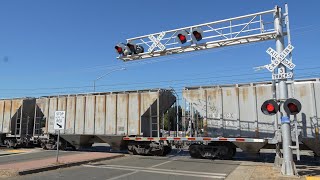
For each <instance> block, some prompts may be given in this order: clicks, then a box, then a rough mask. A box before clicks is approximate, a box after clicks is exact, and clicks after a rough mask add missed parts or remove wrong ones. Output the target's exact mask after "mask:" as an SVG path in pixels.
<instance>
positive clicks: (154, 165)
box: [151, 161, 172, 168]
mask: <svg viewBox="0 0 320 180" xmlns="http://www.w3.org/2000/svg"><path fill="white" fill-rule="evenodd" d="M169 162H172V161H166V162H163V163H160V164H156V165H153V166H151V168H154V167H158V166H161V165H164V164H167V163H169Z"/></svg>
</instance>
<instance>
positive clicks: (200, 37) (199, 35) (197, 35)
mask: <svg viewBox="0 0 320 180" xmlns="http://www.w3.org/2000/svg"><path fill="white" fill-rule="evenodd" d="M192 34H193V36H194V37H195V38H196V40H197V41H200V40H201V39H202V35H201V33H199V32H198V31H193V32H192Z"/></svg>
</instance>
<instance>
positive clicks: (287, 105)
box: [283, 98, 302, 115]
mask: <svg viewBox="0 0 320 180" xmlns="http://www.w3.org/2000/svg"><path fill="white" fill-rule="evenodd" d="M301 108H302V106H301V103H300V101H298V100H297V99H293V98H290V99H287V100H286V101H285V102H284V104H283V109H284V111H285V112H286V113H287V114H289V115H296V114H298V113H299V112H300V111H301Z"/></svg>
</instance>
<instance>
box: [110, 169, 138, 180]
mask: <svg viewBox="0 0 320 180" xmlns="http://www.w3.org/2000/svg"><path fill="white" fill-rule="evenodd" d="M138 172H139V171H133V172H129V173H126V174H122V175H120V176H116V177H113V178H109V179H107V180H116V179H119V178H122V177H126V176H130V175H132V174H136V173H138Z"/></svg>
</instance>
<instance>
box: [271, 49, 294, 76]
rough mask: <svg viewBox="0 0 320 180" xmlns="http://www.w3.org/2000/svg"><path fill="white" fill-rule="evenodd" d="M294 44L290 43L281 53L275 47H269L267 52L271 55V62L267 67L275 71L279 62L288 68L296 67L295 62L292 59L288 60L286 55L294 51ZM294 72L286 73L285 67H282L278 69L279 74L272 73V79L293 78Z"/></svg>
mask: <svg viewBox="0 0 320 180" xmlns="http://www.w3.org/2000/svg"><path fill="white" fill-rule="evenodd" d="M293 48H294V47H293V46H292V45H291V44H289V45H288V46H287V47H286V48H285V49H284V50H283V51H282V52H281V53H280V54H279V53H277V51H275V50H274V49H272V48H271V47H269V48H268V50H267V53H268V54H269V55H270V56H271V59H272V60H271V64H269V65H267V66H266V68H267V69H268V70H269V71H270V72H273V71H274V69H275V68H277V67H278V66H279V64H283V65H285V66H286V67H287V68H288V69H290V70H292V69H293V68H295V67H296V65H295V64H293V63H292V62H291V61H290V60H288V59H287V58H286V57H287V56H288V55H289V54H290V53H291V52H292V50H293ZM292 77H293V74H292V73H291V72H289V73H285V68H284V67H283V68H280V69H279V71H278V74H272V79H286V78H292Z"/></svg>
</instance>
